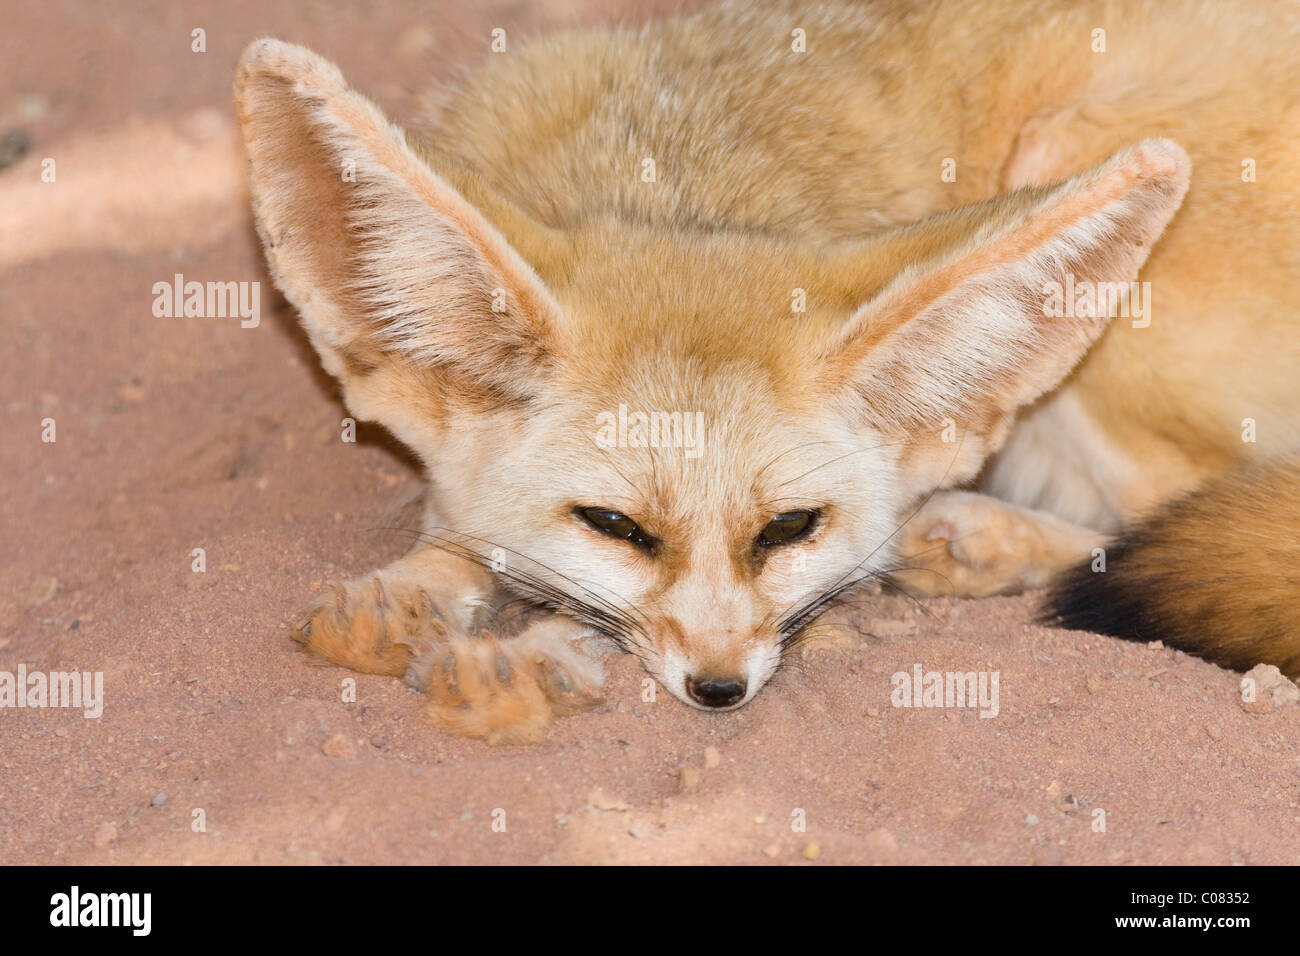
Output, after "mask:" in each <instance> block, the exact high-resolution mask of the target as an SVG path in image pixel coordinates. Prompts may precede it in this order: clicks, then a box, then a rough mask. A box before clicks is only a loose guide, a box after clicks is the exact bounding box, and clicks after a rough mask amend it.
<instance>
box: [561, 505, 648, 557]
mask: <svg viewBox="0 0 1300 956" xmlns="http://www.w3.org/2000/svg"><path fill="white" fill-rule="evenodd" d="M573 513H574V514H576V515H577V516H578V517H579V518H581V519H582V520H583V521H585V522H587V524H589V525H591V526H592V527H593V528H595V529H596V530H597V531H599V532H600V533H601V534H607V535H609V536H610V537H611V538H619V539H621V540H623V541H630V542H632V543H633V544H634V545H636V546H637V547H638V548H640V549H641V550H643V551H653V550H654V547H655V545H656V544H658V543H659V540H658V539H657V538H653V537H651V536H650V535H648V534H646V533H645V531H643V530H642V529H641V526H640V525H639V524H637V523H636V522H635V521H633V520H632V519H631V518H629V517H628V516H627V515H625V514H623V513H622V512H620V511H610V510H608V509H607V508H574V509H573Z"/></svg>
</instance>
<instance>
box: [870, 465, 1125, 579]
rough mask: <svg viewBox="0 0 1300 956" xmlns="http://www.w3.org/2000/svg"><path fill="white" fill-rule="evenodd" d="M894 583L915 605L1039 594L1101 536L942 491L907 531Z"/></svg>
mask: <svg viewBox="0 0 1300 956" xmlns="http://www.w3.org/2000/svg"><path fill="white" fill-rule="evenodd" d="M899 538H900V540H899V544H898V555H899V564H900V565H901V568H900V570H898V571H895V572H894V574H893V578H894V580H895V581H897V582H898V583H899V584H900V585H901V586H902V587H903V588H904V590H906V591H907V592H908V593H910V594H914V595H916V596H918V597H938V596H941V595H946V596H954V597H988V596H989V595H993V594H1016V593H1018V592H1020V591H1023V590H1026V589H1027V588H1037V587H1042V586H1044V585H1045V584H1047V583H1048V581H1050V580H1051V579H1052V578H1053V577H1055V576H1056V575H1057V574H1058V573H1059V572H1061V571H1064V570H1065V569H1066V568H1068V567H1071V566H1072V565H1075V564H1077V563H1079V562H1080V561H1082V560H1085V559H1086V558H1088V557H1090V556H1091V554H1092V551H1093V549H1094V548H1098V547H1101V546H1102V545H1103V544H1104V543H1105V540H1106V536H1105V535H1104V534H1102V533H1101V532H1099V531H1095V530H1093V529H1091V528H1084V527H1080V526H1079V525H1075V524H1071V523H1070V522H1068V521H1065V520H1064V519H1062V518H1058V517H1056V516H1055V515H1052V514H1049V513H1047V512H1045V511H1035V510H1033V509H1030V508H1021V507H1019V506H1017V505H1013V504H1009V503H1007V502H1005V501H1000V500H998V499H997V498H992V497H990V496H988V495H981V494H977V493H975V492H969V491H940V492H937V493H935V494H934V495H933V496H932V497H931V498H930V499H929V500H928V501H927V502H926V503H925V504H924V505H922V506H921V509H920V510H919V511H918V512H917V513H916V514H915V515H913V516H912V517H911V518H910V519H908V521H907V522H906V523H905V524H904V526H903V529H902V531H901V532H900V534H899Z"/></svg>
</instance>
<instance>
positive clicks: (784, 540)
mask: <svg viewBox="0 0 1300 956" xmlns="http://www.w3.org/2000/svg"><path fill="white" fill-rule="evenodd" d="M816 520H817V513H816V512H815V511H787V512H784V513H783V514H779V515H777V516H776V517H775V518H773V519H772V520H771V521H769V522H768V523H767V524H766V525H764V526H763V530H762V531H760V532H759V533H758V541H757V543H758V546H759V547H760V548H774V547H776V546H777V545H778V544H791V543H792V542H795V541H798V540H799V539H800V538H802V537H804V536H805V535H807V534H808V532H809V531H811V530H812V529H813V525H814V524H815V523H816Z"/></svg>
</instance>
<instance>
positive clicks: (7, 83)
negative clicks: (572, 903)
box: [0, 2, 1300, 864]
mask: <svg viewBox="0 0 1300 956" xmlns="http://www.w3.org/2000/svg"><path fill="white" fill-rule="evenodd" d="M260 6H261V5H260V4H246V5H245V4H234V5H226V4H221V5H216V4H214V5H211V6H210V7H203V6H199V5H194V4H184V5H181V4H149V5H145V4H135V5H130V4H128V5H125V6H124V7H115V8H113V9H111V10H110V9H108V8H100V7H87V6H86V5H84V4H80V3H68V2H62V3H47V4H43V5H32V6H30V7H20V6H15V7H14V8H13V9H12V10H10V11H9V12H8V15H7V22H8V28H7V29H6V30H5V31H4V32H3V33H2V34H0V62H2V63H4V64H5V70H4V71H3V77H0V135H3V133H4V132H5V131H7V130H10V129H13V128H21V129H23V130H25V132H26V133H27V135H28V137H29V139H30V142H31V151H30V153H29V155H28V156H27V157H26V158H25V159H22V160H20V161H19V162H17V163H16V164H14V165H12V166H10V167H9V168H7V169H4V170H0V270H3V277H2V278H0V323H2V325H0V328H2V329H3V341H4V348H3V351H2V353H0V355H2V358H0V362H2V363H3V365H2V366H0V399H2V401H3V413H4V426H5V427H4V433H3V440H2V441H0V461H3V470H2V472H0V474H2V475H3V483H4V494H3V498H2V499H0V526H2V527H3V545H2V547H3V554H2V555H0V670H7V671H14V670H16V669H17V666H18V665H19V664H20V663H22V664H25V665H26V666H27V668H28V669H29V670H45V671H50V670H70V669H76V670H90V671H96V670H98V671H103V673H104V681H105V693H106V698H107V699H106V703H105V706H104V714H103V717H102V718H100V719H98V720H88V719H84V718H83V717H82V716H81V715H80V713H79V712H73V711H68V710H53V709H46V710H12V709H8V710H0V795H2V796H0V863H41V862H69V863H133V862H193V863H206V862H230V863H233V862H263V863H278V862H307V863H314V862H321V863H340V862H345V863H381V862H421V863H429V862H440V863H470V862H490V863H497V862H500V863H533V862H727V863H747V862H753V863H768V862H776V863H782V862H786V863H788V862H806V861H807V860H808V859H809V858H815V859H816V861H817V863H818V864H823V863H875V862H879V863H1038V864H1053V863H1294V862H1296V861H1297V860H1298V859H1300V707H1289V708H1286V709H1284V710H1281V711H1278V712H1276V713H1272V714H1265V715H1254V714H1249V713H1246V712H1245V711H1244V710H1243V709H1242V707H1241V705H1240V703H1239V701H1238V690H1237V686H1238V679H1239V678H1238V675H1235V674H1232V673H1230V672H1227V671H1224V670H1221V669H1219V668H1216V667H1213V666H1211V665H1209V664H1206V663H1204V662H1201V661H1198V660H1195V659H1192V658H1189V657H1187V656H1186V655H1184V654H1181V653H1178V652H1174V651H1170V650H1166V649H1163V648H1149V647H1145V646H1140V645H1133V644H1125V643H1121V642H1118V641H1114V640H1110V639H1107V638H1102V637H1098V636H1095V635H1088V634H1080V633H1068V632H1053V631H1049V630H1044V629H1042V628H1038V627H1035V626H1032V625H1030V624H1028V623H1026V622H1027V621H1028V620H1029V617H1030V615H1031V613H1032V610H1033V607H1034V602H1033V599H1032V598H1024V599H1014V600H1011V599H995V600H987V601H980V602H934V603H931V604H929V605H927V606H926V607H925V608H924V609H923V612H918V611H917V610H916V609H914V608H912V607H909V605H908V604H907V603H906V602H904V601H902V600H900V599H897V598H890V599H884V598H879V597H864V599H863V601H862V602H860V604H859V606H858V608H857V610H856V620H854V621H850V622H849V623H850V625H852V626H848V627H845V628H844V629H842V632H841V633H842V635H843V639H842V640H841V641H840V642H839V643H838V644H837V645H832V646H827V647H824V648H821V649H818V650H815V651H813V652H812V653H810V654H808V655H807V657H806V658H803V659H800V660H796V661H793V662H792V665H791V666H790V667H788V668H787V669H786V670H784V671H783V672H782V673H781V674H780V675H778V677H777V679H776V680H775V681H774V682H773V684H772V685H771V686H770V687H769V688H768V689H766V690H765V691H764V692H763V693H762V694H761V695H760V696H759V697H758V699H757V700H756V701H755V702H754V703H753V704H751V705H750V706H749V707H747V708H745V709H744V710H742V711H740V712H738V713H735V714H729V715H723V716H715V715H707V714H703V713H698V712H695V711H692V710H690V709H688V708H686V707H685V706H683V705H681V704H679V703H677V702H676V701H674V700H672V699H671V698H670V697H668V695H666V694H660V695H659V699H658V701H657V702H654V703H645V702H643V701H642V700H641V693H640V691H641V679H642V677H643V674H642V672H641V671H640V669H639V668H638V667H637V665H636V664H635V662H634V661H632V660H630V659H626V658H625V659H620V660H618V661H616V662H615V663H614V665H613V667H612V669H611V670H612V678H611V682H610V687H609V694H608V697H607V699H606V702H605V703H604V704H603V705H602V706H600V707H599V708H597V709H595V710H593V711H590V712H588V713H586V714H583V715H581V716H578V717H575V718H571V719H568V720H565V721H562V722H561V723H560V724H559V725H558V726H557V728H556V730H555V731H554V732H553V734H552V736H551V738H550V740H549V741H548V742H546V743H545V744H542V745H540V746H536V747H531V748H524V749H493V748H489V747H487V746H485V745H483V744H481V743H478V742H474V741H468V740H462V739H456V738H453V737H450V736H448V735H446V734H445V733H442V732H440V731H438V730H436V729H434V728H433V727H431V726H429V725H427V724H426V723H425V722H424V720H423V719H422V717H421V714H420V698H419V696H418V695H417V694H415V693H414V692H411V691H408V690H406V689H405V688H404V687H403V686H402V684H401V683H400V682H398V681H395V680H391V679H386V678H378V677H368V676H362V675H353V674H351V673H350V672H347V671H343V670H339V669H335V668H313V667H311V666H309V665H308V664H307V663H306V662H305V660H304V659H303V658H302V657H301V656H300V655H299V654H297V653H296V652H295V651H293V650H292V649H291V646H290V644H289V641H288V639H287V632H288V627H289V625H290V624H291V622H296V620H297V615H298V614H299V612H300V611H301V610H302V609H303V608H304V607H305V606H306V604H307V602H308V601H309V600H310V598H311V595H312V591H313V590H314V589H317V588H319V587H320V585H321V583H322V582H323V581H327V580H331V579H334V578H348V577H352V576H354V575H356V574H359V573H362V572H365V571H367V570H369V569H371V568H373V567H375V566H378V565H380V564H382V563H384V562H386V561H388V560H390V559H392V558H394V557H396V556H397V555H398V554H400V553H401V551H402V550H403V549H404V541H403V539H402V537H401V536H400V535H397V534H394V533H392V532H382V531H377V530H375V529H378V528H385V527H391V526H393V525H395V524H401V523H402V522H403V520H405V521H407V522H408V523H409V522H410V520H411V518H412V515H411V511H412V509H411V503H412V502H413V501H414V500H415V499H416V498H417V496H418V494H419V478H418V476H417V475H416V473H415V472H414V470H413V469H412V467H411V465H410V462H409V459H408V458H407V457H405V456H404V455H403V454H402V453H401V452H400V451H398V450H395V449H394V448H393V446H392V445H391V444H389V443H388V442H387V441H386V440H385V438H384V437H383V435H382V434H381V433H380V432H379V431H378V430H375V429H364V428H363V430H362V433H361V434H362V440H361V442H360V443H359V444H356V445H347V444H343V443H342V442H341V441H340V440H339V431H340V430H339V422H340V419H341V418H343V417H344V415H345V414H346V412H345V411H344V410H343V408H342V407H341V406H340V404H339V402H338V400H337V398H336V397H335V394H334V391H333V388H332V386H331V384H330V382H329V381H328V380H327V379H326V377H325V376H324V375H323V373H321V372H320V371H319V369H318V368H317V365H316V362H315V359H314V357H313V356H312V354H311V352H310V350H309V348H308V347H307V346H306V344H305V342H304V339H303V337H302V336H301V334H300V333H299V332H298V331H297V328H296V326H295V324H294V316H293V314H292V310H291V309H289V308H288V307H287V306H286V305H285V304H284V303H283V301H282V300H281V299H280V298H279V296H278V295H276V294H275V293H274V292H273V291H272V287H271V285H270V283H269V280H268V279H267V276H266V273H265V267H264V265H263V262H262V258H261V253H260V251H259V249H258V248H257V245H256V240H255V238H254V236H253V233H252V229H251V224H250V221H249V215H248V211H247V205H246V197H244V196H243V195H242V171H241V168H240V165H239V160H238V156H237V153H236V151H235V146H234V131H233V127H232V121H231V116H230V107H229V93H228V90H229V84H230V79H231V75H232V71H233V66H234V62H235V59H236V58H237V56H238V54H239V52H240V51H241V49H242V48H243V46H244V45H245V43H246V42H247V41H248V40H250V39H251V38H253V37H254V36H257V35H261V34H274V35H278V36H281V37H284V38H286V39H292V40H296V41H299V42H303V43H306V44H308V45H310V46H313V47H315V48H316V49H318V50H320V51H321V52H322V53H324V54H325V55H326V56H329V57H331V58H333V59H336V60H337V61H338V62H339V63H340V64H341V66H342V67H343V69H344V72H345V73H346V74H347V75H348V76H349V78H350V79H351V80H352V81H353V82H354V83H355V84H356V85H357V86H358V87H359V88H361V89H363V90H365V91H366V92H367V93H369V94H371V95H372V96H374V97H375V98H376V99H377V100H378V101H379V102H380V103H381V105H382V106H383V107H384V108H385V109H386V110H388V111H389V112H390V113H391V114H392V115H394V116H395V117H396V118H398V119H399V120H404V121H408V122H409V121H411V120H412V119H413V117H415V116H416V115H417V114H418V111H419V109H420V104H421V101H422V94H423V93H424V92H425V90H426V86H427V84H426V79H427V78H428V77H430V76H432V75H434V74H435V73H437V74H439V75H445V74H446V73H447V72H448V67H449V66H451V65H455V64H465V63H472V62H474V61H475V60H476V59H478V58H480V57H482V56H484V55H486V41H487V34H488V30H489V29H490V28H491V27H492V26H498V25H504V26H506V27H507V28H508V29H510V30H512V31H514V30H515V28H516V25H520V26H529V25H533V26H546V25H549V24H554V23H564V22H592V21H597V20H600V19H601V18H603V17H605V16H607V15H608V14H609V12H610V10H611V6H610V4H608V3H599V2H573V3H568V4H538V5H535V6H532V5H530V6H528V7H527V8H524V7H522V6H521V5H519V4H515V3H499V4H482V5H475V8H474V9H469V8H468V5H464V6H460V7H458V6H455V5H452V4H423V5H420V6H421V8H422V9H423V13H422V14H420V15H418V16H417V15H416V14H414V13H412V12H411V10H412V7H411V6H410V5H407V4H397V3H382V4H377V5H374V6H373V7H371V8H370V9H368V10H367V12H365V13H364V14H362V13H358V12H351V13H349V12H345V11H342V10H336V9H335V5H333V4H328V3H316V2H309V3H297V4H293V5H285V6H284V7H283V8H279V5H277V9H276V10H275V11H273V12H271V11H262V10H260V9H258V8H259V7H260ZM38 7H39V8H38ZM15 21H16V22H15ZM195 27H203V28H204V29H206V31H207V52H206V53H204V54H196V53H192V52H191V51H190V31H191V30H192V29H194V28H195ZM511 35H512V36H517V35H518V34H517V33H512V34H511ZM44 157H53V158H55V159H56V162H57V177H58V178H57V181H56V183H53V184H49V183H42V182H41V181H40V170H41V165H40V161H41V159H43V158H44ZM176 272H182V273H184V274H185V276H186V277H187V278H191V279H198V280H200V281H206V280H222V281H226V280H235V281H245V280H260V281H261V282H262V283H263V289H262V292H263V297H262V310H263V316H262V324H261V326H260V327H259V328H257V329H241V328H240V327H239V322H238V320H237V319H197V318H191V319H167V318H155V317H154V316H153V315H152V312H151V304H152V301H153V294H152V292H151V288H152V285H153V283H155V282H159V281H170V280H171V277H172V275H173V274H174V273H176ZM47 417H52V418H54V419H55V420H56V422H57V441H56V442H55V443H53V444H47V443H43V442H42V441H41V440H40V433H41V420H42V419H44V418H47ZM199 547H201V548H204V549H205V551H206V555H207V571H206V573H203V574H195V573H193V572H192V571H191V561H192V558H191V551H192V549H194V548H199ZM915 664H921V665H922V666H923V667H924V668H925V669H926V670H942V671H975V670H997V671H998V672H999V674H1000V692H1001V701H1000V703H1001V711H1000V714H999V716H998V717H997V718H996V719H981V718H980V717H979V716H978V714H977V713H975V712H974V711H970V710H963V711H956V710H944V709H921V710H915V709H896V708H894V707H892V706H890V700H889V698H890V691H891V684H890V676H891V675H892V674H893V673H894V672H896V671H906V672H909V673H910V672H911V671H912V668H913V666H914V665H915ZM347 677H356V681H357V693H358V700H357V702H356V703H343V702H342V701H341V700H340V686H341V682H342V681H343V680H344V679H345V678H347ZM326 751H328V753H327V752H326ZM330 754H334V756H331V755H330ZM198 809H201V810H202V811H203V817H204V818H205V820H206V832H195V831H194V828H193V826H192V822H193V821H194V819H195V811H196V810H198ZM1097 810H1102V811H1104V814H1105V823H1106V827H1105V831H1104V832H1098V831H1097V829H1096V821H1097V820H1099V819H1100V817H1099V816H1098V815H1097V814H1096V812H1095V811H1097ZM801 817H802V818H803V819H806V832H797V831H796V830H795V828H794V827H793V826H792V823H793V822H794V821H797V820H798V819H799V818H801ZM502 820H504V832H502V828H501V825H500V821H502ZM494 821H497V826H496V827H495V828H494V826H493V823H494Z"/></svg>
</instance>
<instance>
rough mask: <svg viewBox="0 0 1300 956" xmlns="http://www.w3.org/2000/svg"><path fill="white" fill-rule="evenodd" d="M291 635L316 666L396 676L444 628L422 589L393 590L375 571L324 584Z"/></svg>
mask: <svg viewBox="0 0 1300 956" xmlns="http://www.w3.org/2000/svg"><path fill="white" fill-rule="evenodd" d="M292 636H293V639H294V640H295V641H297V642H298V643H299V644H301V645H302V646H303V648H305V649H306V650H307V652H308V653H310V654H311V655H312V657H313V658H315V659H316V660H317V661H318V662H320V663H333V664H340V665H342V666H344V667H348V668H351V669H352V670H355V671H362V672H364V673H367V674H388V675H390V676H393V677H400V676H401V675H402V674H403V673H405V672H406V668H407V666H408V664H409V663H410V658H411V655H412V653H413V652H418V651H419V650H420V649H421V648H423V647H425V646H427V645H429V644H431V643H432V642H434V641H438V640H445V639H446V636H447V625H446V621H445V619H444V617H443V614H442V613H441V612H440V611H439V610H438V609H437V608H436V607H435V606H434V603H433V598H432V597H431V596H430V594H429V593H428V592H427V591H426V590H424V589H423V588H420V587H396V588H395V587H394V586H393V582H391V581H390V582H387V583H386V582H385V580H384V575H383V573H382V572H381V573H379V574H376V575H374V576H372V577H369V578H365V579H363V580H361V581H355V582H352V583H350V584H331V585H328V586H327V588H326V594H325V596H324V597H323V598H322V599H321V600H320V601H319V602H318V603H317V605H316V606H315V607H314V608H313V609H312V610H311V612H310V613H309V614H308V617H307V620H306V622H305V623H303V624H302V625H301V626H299V627H298V628H296V629H295V630H294V632H293V635H292Z"/></svg>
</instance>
